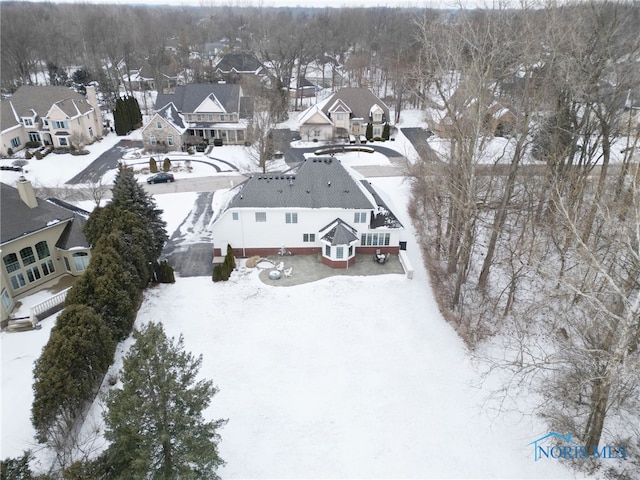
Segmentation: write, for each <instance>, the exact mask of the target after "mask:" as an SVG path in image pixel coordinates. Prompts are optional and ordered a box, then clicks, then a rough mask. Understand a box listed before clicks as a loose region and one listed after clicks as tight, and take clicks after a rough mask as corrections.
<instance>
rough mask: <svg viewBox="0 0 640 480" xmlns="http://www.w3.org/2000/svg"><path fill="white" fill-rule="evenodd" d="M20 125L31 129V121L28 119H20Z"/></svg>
mask: <svg viewBox="0 0 640 480" xmlns="http://www.w3.org/2000/svg"><path fill="white" fill-rule="evenodd" d="M22 123H23V124H24V125H25V126H26V127H33V120H31V119H30V118H23V119H22Z"/></svg>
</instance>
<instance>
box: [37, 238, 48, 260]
mask: <svg viewBox="0 0 640 480" xmlns="http://www.w3.org/2000/svg"><path fill="white" fill-rule="evenodd" d="M36 253H37V254H38V260H44V259H45V258H47V257H48V256H50V255H51V252H49V245H47V242H46V241H44V240H43V241H42V242H38V243H36Z"/></svg>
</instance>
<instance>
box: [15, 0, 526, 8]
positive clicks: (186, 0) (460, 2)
mask: <svg viewBox="0 0 640 480" xmlns="http://www.w3.org/2000/svg"><path fill="white" fill-rule="evenodd" d="M23 1H24V0H23ZM537 1H538V0H534V1H533V2H529V3H536V2H537ZM53 2H54V3H109V4H119V5H131V4H136V3H138V4H145V5H184V6H201V5H202V6H238V7H246V6H263V7H296V6H301V7H318V8H323V7H336V8H337V7H377V6H387V7H430V8H459V7H460V6H463V7H464V8H477V7H482V8H493V7H494V6H495V7H496V8H498V7H500V6H506V5H512V6H515V5H519V4H520V3H519V0H418V1H408V0H137V1H135V0H134V1H126V0H53Z"/></svg>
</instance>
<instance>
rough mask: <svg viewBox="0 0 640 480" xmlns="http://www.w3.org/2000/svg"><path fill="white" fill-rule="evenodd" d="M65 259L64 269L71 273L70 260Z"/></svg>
mask: <svg viewBox="0 0 640 480" xmlns="http://www.w3.org/2000/svg"><path fill="white" fill-rule="evenodd" d="M62 258H64V268H66V269H67V272H70V271H71V265H69V259H68V258H67V257H62Z"/></svg>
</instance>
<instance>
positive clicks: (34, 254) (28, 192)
mask: <svg viewBox="0 0 640 480" xmlns="http://www.w3.org/2000/svg"><path fill="white" fill-rule="evenodd" d="M0 201H1V202H2V203H1V206H2V215H1V216H0V256H2V265H1V266H0V280H1V282H0V312H1V314H2V322H4V321H5V320H6V319H7V318H8V317H9V315H10V313H11V311H12V310H13V308H14V306H15V302H16V299H19V298H20V296H21V295H23V294H25V293H29V294H31V293H33V292H35V291H38V290H39V289H41V288H44V287H46V285H49V284H50V282H51V280H54V279H57V278H59V277H61V276H64V275H71V276H78V275H80V274H82V273H83V272H84V270H85V269H86V268H87V265H88V264H89V260H90V258H91V248H90V245H89V244H88V242H87V239H86V237H85V236H84V233H83V232H82V229H83V226H84V224H85V221H86V218H87V217H88V215H89V213H88V212H85V211H83V210H80V209H78V208H75V207H73V206H72V205H69V204H66V203H65V202H62V201H59V200H53V199H48V200H43V199H41V198H38V197H36V195H35V192H34V190H33V187H32V186H31V182H29V181H28V180H27V179H26V178H24V177H20V179H19V180H18V181H17V183H16V186H15V187H12V186H9V185H6V184H4V183H0Z"/></svg>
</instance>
